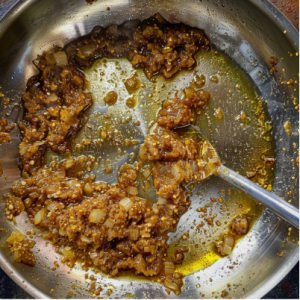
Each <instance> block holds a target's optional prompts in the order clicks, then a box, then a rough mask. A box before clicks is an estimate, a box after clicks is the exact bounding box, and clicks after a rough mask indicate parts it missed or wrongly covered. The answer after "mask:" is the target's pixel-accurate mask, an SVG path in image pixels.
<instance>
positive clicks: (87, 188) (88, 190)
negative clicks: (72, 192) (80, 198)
mask: <svg viewBox="0 0 300 300" xmlns="http://www.w3.org/2000/svg"><path fill="white" fill-rule="evenodd" d="M83 191H84V194H85V195H86V196H92V195H93V192H94V188H93V186H92V185H91V184H90V183H89V182H87V183H86V184H85V186H84V188H83Z"/></svg>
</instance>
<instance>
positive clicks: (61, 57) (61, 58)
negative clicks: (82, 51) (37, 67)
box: [53, 51, 68, 66]
mask: <svg viewBox="0 0 300 300" xmlns="http://www.w3.org/2000/svg"><path fill="white" fill-rule="evenodd" d="M53 57H54V59H55V61H56V63H57V65H58V66H64V65H67V64H68V58H67V55H66V53H65V52H64V51H59V52H56V53H54V54H53Z"/></svg>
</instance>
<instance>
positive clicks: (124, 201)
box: [120, 198, 133, 211]
mask: <svg viewBox="0 0 300 300" xmlns="http://www.w3.org/2000/svg"><path fill="white" fill-rule="evenodd" d="M120 205H121V206H123V207H124V209H125V210H126V211H128V210H129V209H130V208H131V207H132V205H133V202H132V201H131V200H130V199H129V198H124V199H122V200H121V201H120Z"/></svg>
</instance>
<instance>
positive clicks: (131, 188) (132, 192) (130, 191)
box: [127, 186, 139, 196]
mask: <svg viewBox="0 0 300 300" xmlns="http://www.w3.org/2000/svg"><path fill="white" fill-rule="evenodd" d="M127 193H128V194H129V195H134V196H136V195H137V194H138V193H139V191H138V188H137V187H135V186H128V187H127Z"/></svg>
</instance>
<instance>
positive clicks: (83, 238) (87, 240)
mask: <svg viewBox="0 0 300 300" xmlns="http://www.w3.org/2000/svg"><path fill="white" fill-rule="evenodd" d="M80 239H81V240H82V241H83V242H84V243H88V244H90V243H91V242H92V240H91V239H90V238H89V237H87V236H86V235H84V234H82V233H81V234H80Z"/></svg>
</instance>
